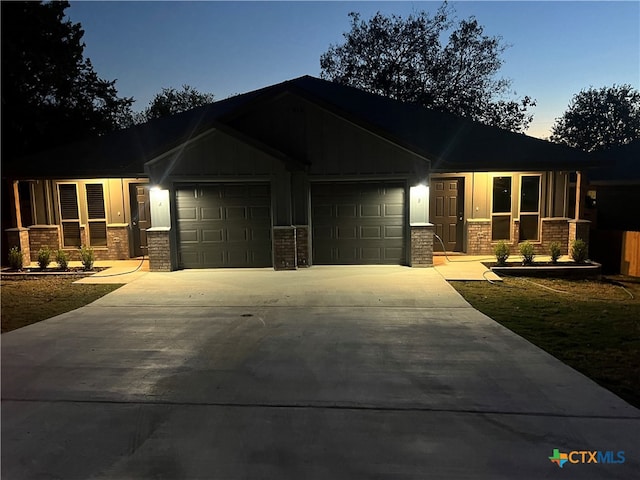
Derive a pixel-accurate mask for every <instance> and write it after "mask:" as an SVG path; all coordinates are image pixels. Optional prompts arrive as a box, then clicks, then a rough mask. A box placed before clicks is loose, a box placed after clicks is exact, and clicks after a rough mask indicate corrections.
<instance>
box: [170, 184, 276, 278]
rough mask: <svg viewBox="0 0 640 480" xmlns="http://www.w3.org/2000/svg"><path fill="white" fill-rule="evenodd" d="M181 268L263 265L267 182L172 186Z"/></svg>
mask: <svg viewBox="0 0 640 480" xmlns="http://www.w3.org/2000/svg"><path fill="white" fill-rule="evenodd" d="M176 207H177V211H178V249H179V250H178V251H179V254H178V257H179V258H178V262H179V264H180V267H181V268H216V267H269V266H271V264H272V261H271V195H270V189H269V185H268V184H254V183H247V184H199V185H182V186H180V187H178V188H177V189H176Z"/></svg>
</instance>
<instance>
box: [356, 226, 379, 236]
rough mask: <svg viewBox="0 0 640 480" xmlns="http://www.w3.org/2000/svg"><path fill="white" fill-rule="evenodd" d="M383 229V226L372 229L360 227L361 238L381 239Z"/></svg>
mask: <svg viewBox="0 0 640 480" xmlns="http://www.w3.org/2000/svg"><path fill="white" fill-rule="evenodd" d="M383 228H384V227H383V226H381V225H376V226H372V227H360V238H365V239H381V238H382V229H383Z"/></svg>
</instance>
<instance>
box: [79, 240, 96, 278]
mask: <svg viewBox="0 0 640 480" xmlns="http://www.w3.org/2000/svg"><path fill="white" fill-rule="evenodd" d="M80 259H81V260H82V266H83V267H84V269H85V271H87V272H88V271H90V270H93V262H94V261H95V256H94V254H93V248H91V247H86V246H84V245H83V246H81V247H80Z"/></svg>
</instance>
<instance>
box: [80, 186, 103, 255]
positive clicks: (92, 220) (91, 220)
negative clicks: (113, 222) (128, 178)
mask: <svg viewBox="0 0 640 480" xmlns="http://www.w3.org/2000/svg"><path fill="white" fill-rule="evenodd" d="M90 185H99V186H100V187H101V189H102V211H103V213H104V217H100V218H91V213H90V212H91V209H90V208H89V207H90V205H89V203H90V202H89V191H88V188H87V187H89V186H90ZM104 187H105V184H104V182H98V181H96V182H93V181H89V182H85V184H84V195H85V202H86V207H87V230H88V231H87V235H86V237H87V244H88V245H91V246H95V247H106V246H107V239H108V232H107V225H108V222H107V198H106V195H105V188H104ZM92 223H93V224H99V223H101V224H104V244H103V243H102V241H100V244H98V243H97V242H96V243H95V244H94V242H92V234H91V224H92Z"/></svg>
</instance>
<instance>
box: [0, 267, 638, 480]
mask: <svg viewBox="0 0 640 480" xmlns="http://www.w3.org/2000/svg"><path fill="white" fill-rule="evenodd" d="M639 431H640V411H639V410H637V409H635V408H633V407H631V406H630V405H628V404H627V403H625V402H624V401H622V400H621V399H619V398H618V397H616V396H615V395H613V394H611V393H609V392H608V391H606V390H604V389H602V388H600V387H599V386H597V385H596V384H595V383H593V382H591V381H590V380H588V379H587V378H585V377H584V376H582V375H580V374H579V373H577V372H575V371H573V370H572V369H570V368H568V367H566V366H565V365H563V364H562V363H560V362H558V361H557V360H555V359H554V358H553V357H551V356H550V355H548V354H546V353H545V352H543V351H541V350H539V349H538V348H536V347H534V346H533V345H531V344H530V343H528V342H526V341H525V340H523V339H521V338H520V337H518V336H516V335H514V334H513V333H511V332H510V331H508V330H506V329H505V328H503V327H501V326H500V325H498V324H497V323H495V322H493V321H492V320H491V319H489V318H488V317H486V316H484V315H482V314H481V313H479V312H478V311H476V310H474V309H473V308H471V307H470V306H469V305H468V304H467V303H466V302H465V301H464V300H463V299H462V298H461V297H460V296H459V295H458V294H457V293H456V292H455V291H454V290H453V289H452V288H451V287H450V286H449V285H448V284H447V283H446V282H445V281H444V280H443V278H442V277H441V276H440V275H439V274H438V272H437V271H435V270H434V269H410V268H403V267H313V268H311V269H308V270H300V271H296V272H274V271H272V270H263V269H256V270H205V271H179V272H172V273H149V274H146V275H144V276H141V277H139V278H138V279H136V280H135V281H133V282H132V283H130V284H128V285H126V286H124V287H122V288H121V289H119V290H117V291H116V292H114V293H111V294H109V295H107V296H106V297H103V298H102V299H100V300H98V301H97V302H95V303H93V304H91V305H89V306H87V307H84V308H81V309H79V310H76V311H74V312H70V313H67V314H64V315H60V316H58V317H55V318H52V319H50V320H47V321H45V322H41V323H39V324H35V325H32V326H30V327H26V328H23V329H20V330H17V331H15V332H11V333H8V334H4V335H2V478H4V479H14V478H15V479H23V478H25V479H38V478H61V479H62V478H63V479H75V478H91V479H124V478H127V479H138V478H144V479H147V478H149V479H150V478H171V479H174V478H175V479H196V478H197V479H201V478H202V479H205V478H207V479H209V478H211V479H227V478H228V479H235V478H247V479H254V478H295V479H322V480H326V479H329V478H332V479H335V478H340V479H356V478H420V479H423V478H450V479H465V478H483V479H513V478H519V479H529V478H531V479H539V478H565V479H566V478H594V479H616V478H619V479H628V478H632V477H633V475H636V474H637V473H638V471H640V462H639V453H640V451H639V449H638V444H639V442H638V438H639V437H638V432H639ZM554 449H559V451H560V452H563V453H569V452H571V451H574V450H575V451H596V450H597V451H601V452H603V453H604V452H609V451H611V452H614V455H615V454H617V452H619V451H624V456H625V463H623V464H604V463H600V464H593V463H587V464H571V463H567V464H565V465H564V467H563V468H562V469H560V468H559V467H558V466H557V465H556V464H553V463H552V462H551V461H550V460H549V457H550V456H551V455H552V453H553V450H554ZM572 458H574V459H577V458H580V457H579V455H578V456H573V457H572ZM614 458H615V457H614Z"/></svg>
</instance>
